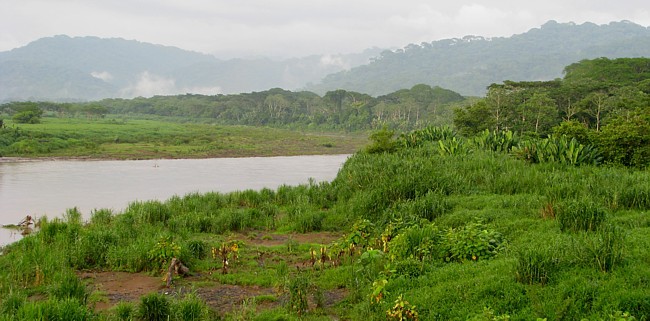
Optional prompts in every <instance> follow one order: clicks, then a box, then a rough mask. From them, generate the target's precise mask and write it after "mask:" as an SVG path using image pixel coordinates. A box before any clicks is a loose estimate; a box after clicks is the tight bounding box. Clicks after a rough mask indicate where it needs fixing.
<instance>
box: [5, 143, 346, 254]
mask: <svg viewBox="0 0 650 321" xmlns="http://www.w3.org/2000/svg"><path fill="white" fill-rule="evenodd" d="M348 156H349V155H317V156H288V157H248V158H210V159H158V160H133V161H95V160H92V161H89V160H38V161H15V162H14V161H3V162H0V225H5V224H16V223H18V222H19V221H20V220H22V219H23V218H24V217H25V216H26V215H31V216H32V217H35V218H36V219H38V218H39V217H41V216H47V217H48V218H52V217H60V216H62V214H63V213H65V211H66V209H69V208H73V207H77V208H78V209H79V210H80V211H81V213H82V214H83V215H84V217H85V218H88V217H89V216H90V213H91V211H92V210H94V209H101V208H108V209H112V210H113V211H114V213H118V212H120V211H121V210H123V209H124V208H126V206H127V205H128V204H129V203H130V202H133V201H137V200H141V201H143V200H161V201H164V200H166V199H168V198H170V197H172V196H174V195H179V196H181V195H185V194H188V193H192V192H200V193H205V192H210V191H215V192H221V193H227V192H232V191H237V190H246V189H254V190H259V189H262V188H265V187H267V188H271V189H276V188H277V187H279V186H281V185H284V184H286V185H299V184H306V183H308V182H309V179H310V178H311V179H313V180H315V181H316V182H321V181H331V180H332V179H334V177H336V174H337V173H338V170H339V169H340V168H341V166H342V164H343V163H344V162H345V160H346V159H347V158H348ZM20 237H21V236H20V233H19V232H16V231H13V230H9V229H0V246H2V245H5V244H8V243H10V242H13V241H16V240H18V239H20Z"/></svg>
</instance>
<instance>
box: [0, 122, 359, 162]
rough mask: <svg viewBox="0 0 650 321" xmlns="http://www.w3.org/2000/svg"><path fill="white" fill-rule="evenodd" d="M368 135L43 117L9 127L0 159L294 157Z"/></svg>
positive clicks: (2, 132)
mask: <svg viewBox="0 0 650 321" xmlns="http://www.w3.org/2000/svg"><path fill="white" fill-rule="evenodd" d="M366 143H367V139H366V135H364V134H359V133H357V134H342V133H321V132H304V131H303V132H298V131H292V130H285V129H274V128H264V127H249V126H217V125H210V124H200V123H179V122H171V121H164V120H143V119H128V120H126V119H123V118H111V117H107V118H102V119H97V120H89V119H80V118H49V117H48V118H43V119H42V122H41V123H40V124H20V125H18V124H12V123H11V122H7V123H6V128H5V129H0V155H2V156H13V157H91V158H110V159H151V158H206V157H244V156H280V155H281V156H290V155H311V154H347V153H353V152H355V151H356V150H358V149H359V148H360V147H361V146H363V145H364V144H366Z"/></svg>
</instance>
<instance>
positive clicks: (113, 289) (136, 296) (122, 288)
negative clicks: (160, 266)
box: [79, 272, 165, 310]
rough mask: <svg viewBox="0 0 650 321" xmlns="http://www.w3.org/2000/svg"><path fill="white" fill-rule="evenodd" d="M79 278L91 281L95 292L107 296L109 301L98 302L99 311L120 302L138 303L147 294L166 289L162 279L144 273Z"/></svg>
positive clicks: (89, 273) (80, 274) (98, 274)
mask: <svg viewBox="0 0 650 321" xmlns="http://www.w3.org/2000/svg"><path fill="white" fill-rule="evenodd" d="M79 277H80V278H81V279H82V280H87V281H89V283H90V285H91V286H92V289H93V290H95V291H100V292H103V293H104V294H105V297H106V299H107V301H102V302H97V303H96V305H95V309H97V310H104V309H107V308H110V307H112V306H114V305H116V304H117V303H119V302H120V301H130V302H136V301H138V300H140V297H141V296H143V295H145V294H149V293H151V292H156V291H159V290H161V289H164V288H165V283H164V282H163V281H162V279H161V278H159V277H153V276H149V275H146V274H142V273H128V272H82V273H79Z"/></svg>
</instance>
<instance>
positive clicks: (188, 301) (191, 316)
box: [172, 294, 209, 321]
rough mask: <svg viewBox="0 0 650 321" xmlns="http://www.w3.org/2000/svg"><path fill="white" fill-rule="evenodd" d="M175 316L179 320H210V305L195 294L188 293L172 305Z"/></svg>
mask: <svg viewBox="0 0 650 321" xmlns="http://www.w3.org/2000/svg"><path fill="white" fill-rule="evenodd" d="M172 310H173V311H174V313H173V314H174V317H175V319H176V320H179V321H181V320H182V321H201V320H208V319H209V318H208V307H207V306H206V305H205V303H204V302H203V301H202V300H201V299H200V298H199V297H198V296H196V295H195V294H188V295H186V296H185V297H183V299H181V300H180V301H178V302H175V303H174V304H173V305H172Z"/></svg>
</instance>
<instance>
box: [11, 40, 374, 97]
mask: <svg viewBox="0 0 650 321" xmlns="http://www.w3.org/2000/svg"><path fill="white" fill-rule="evenodd" d="M379 52H381V50H380V49H377V48H373V49H368V50H366V51H364V52H362V53H359V54H350V55H325V56H309V57H304V58H295V59H288V60H282V61H276V60H271V59H266V58H259V59H232V60H220V59H217V58H216V57H214V56H211V55H207V54H202V53H197V52H191V51H186V50H182V49H179V48H175V47H168V46H161V45H154V44H149V43H142V42H138V41H134V40H124V39H119V38H112V39H103V38H97V37H74V38H71V37H68V36H63V35H62V36H54V37H48V38H42V39H39V40H36V41H34V42H32V43H30V44H28V45H26V46H24V47H21V48H16V49H13V50H10V51H5V52H0V101H10V100H54V101H74V100H97V99H101V98H109V97H113V98H114V97H120V98H131V97H137V96H153V95H169V94H184V93H199V94H213V95H214V94H221V93H240V92H251V91H260V90H266V89H269V88H273V87H282V88H287V89H295V88H299V87H303V86H305V85H306V84H307V83H310V82H318V81H320V80H321V79H322V78H323V77H324V76H326V75H328V74H331V73H334V72H338V71H341V70H344V69H349V68H351V67H354V66H357V65H361V64H365V63H367V62H368V61H369V58H370V57H373V56H377V55H378V54H379Z"/></svg>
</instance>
